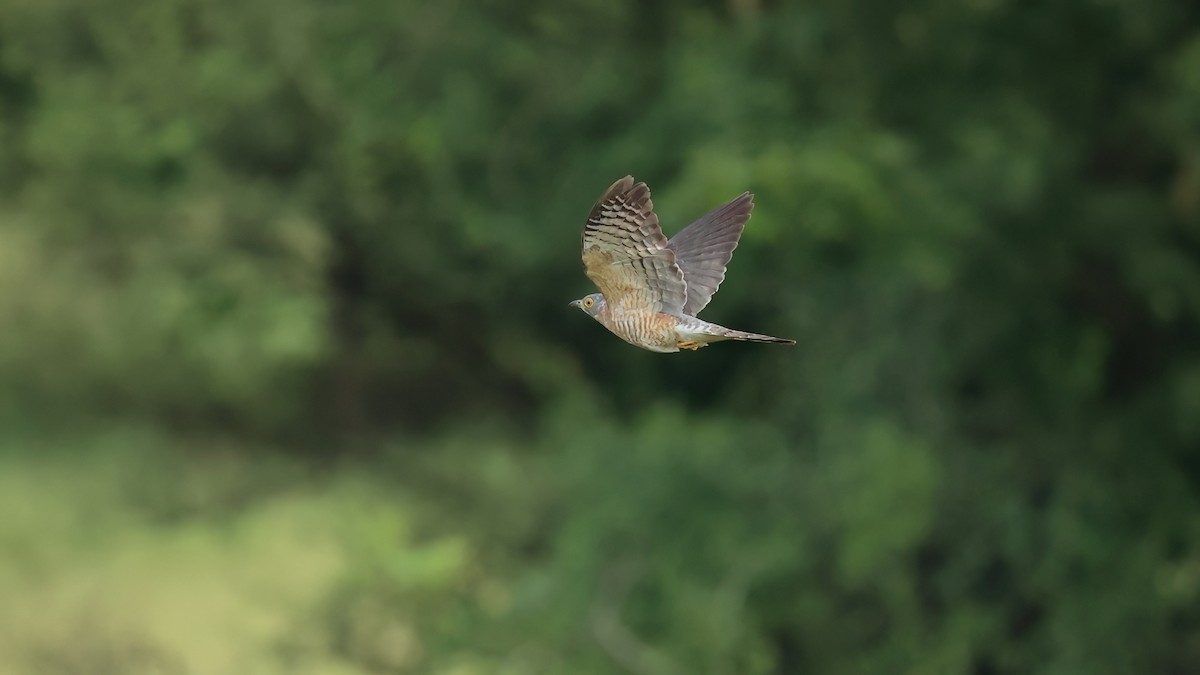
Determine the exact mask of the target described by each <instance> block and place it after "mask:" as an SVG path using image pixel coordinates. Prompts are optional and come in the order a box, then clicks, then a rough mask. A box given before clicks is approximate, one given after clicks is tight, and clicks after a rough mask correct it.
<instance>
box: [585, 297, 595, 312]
mask: <svg viewBox="0 0 1200 675" xmlns="http://www.w3.org/2000/svg"><path fill="white" fill-rule="evenodd" d="M594 304H596V301H595V300H593V299H591V298H584V299H583V306H584V307H587V308H588V309H591V307H592V305H594Z"/></svg>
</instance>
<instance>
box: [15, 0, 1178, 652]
mask: <svg viewBox="0 0 1200 675" xmlns="http://www.w3.org/2000/svg"><path fill="white" fill-rule="evenodd" d="M1198 18H1200V17H1198V10H1197V9H1195V8H1193V7H1192V6H1190V5H1187V4H1185V3H1176V2H1168V1H1166V0H1153V1H1150V2H1139V3H1133V2H1127V1H1121V0H1116V1H1112V2H1103V3H1097V2H1092V3H1089V2H1068V3H1051V4H1035V3H1027V2H1001V1H998V0H995V1H989V0H981V1H977V2H970V3H946V2H938V1H935V0H921V1H919V2H916V3H906V4H904V5H903V6H893V5H891V4H888V3H880V2H866V1H856V2H849V3H847V2H828V1H823V0H819V1H816V2H807V3H799V2H761V3H760V2H730V3H713V2H709V3H684V2H679V1H671V2H664V3H655V4H653V5H652V6H644V4H643V3H635V2H630V1H624V2H611V1H607V2H600V1H598V0H572V1H571V2H566V3H563V2H538V1H534V2H527V3H522V4H519V5H513V4H511V3H499V2H486V1H485V2H475V3H461V2H445V3H421V2H415V1H412V0H401V1H400V2H379V1H377V0H368V1H365V2H361V3H353V4H341V5H337V6H329V5H326V4H322V3H315V2H299V3H297V2H282V1H281V0H258V1H255V2H229V1H227V0H222V1H218V2H199V1H197V0H163V1H160V2H155V3H138V2H131V1H128V0H111V1H110V2H108V3H100V4H97V3H91V2H84V1H82V0H55V1H54V2H22V1H20V0H9V1H8V2H4V3H0V322H2V323H3V325H4V326H6V327H7V328H6V330H5V331H3V332H2V333H0V396H2V397H3V400H0V403H4V404H5V408H6V409H7V410H9V411H11V412H12V413H13V416H20V415H39V414H40V415H42V416H44V417H47V418H50V419H55V420H57V419H59V418H61V417H64V416H71V415H109V416H112V417H114V418H120V419H137V418H144V419H151V420H158V421H165V422H167V423H170V424H174V425H181V426H183V427H186V428H189V429H192V430H197V431H204V430H211V429H222V430H226V431H232V432H235V433H238V434H249V435H255V436H261V437H268V438H274V439H277V440H279V439H286V440H291V441H298V440H303V441H305V442H307V443H311V444H313V445H316V446H317V447H319V448H321V449H322V450H328V449H330V448H347V447H351V446H350V445H349V444H348V443H347V441H348V439H360V440H365V441H366V444H367V446H369V447H373V448H379V447H392V444H394V443H398V444H399V449H398V450H395V451H394V452H391V453H389V452H381V453H380V454H379V455H375V456H372V458H371V459H369V460H363V461H371V462H377V463H378V467H376V468H378V469H379V472H380V475H381V476H385V477H386V479H387V480H391V481H393V482H394V483H395V484H396V485H399V486H401V487H402V489H403V490H404V491H406V492H411V493H413V494H416V495H419V496H421V498H422V499H424V500H426V501H427V503H428V504H429V505H430V506H429V507H428V510H427V512H424V514H423V517H425V518H428V519H429V520H428V522H429V523H430V525H429V527H431V528H438V527H440V528H442V529H444V530H449V531H452V532H462V533H463V535H464V536H466V537H468V538H469V540H470V542H471V545H470V546H468V547H465V548H464V549H461V550H460V549H458V548H454V547H453V546H452V547H451V549H448V550H451V553H447V554H446V555H447V556H449V557H450V558H454V561H455V562H454V563H453V564H449V563H447V566H448V568H449V569H451V570H452V573H447V574H448V575H449V576H448V579H450V580H447V579H442V580H441V581H439V583H438V584H433V586H435V587H436V589H437V591H438V593H432V592H430V591H428V589H424V590H420V591H414V590H412V589H411V588H410V587H409V586H406V585H404V584H400V585H399V586H397V582H396V581H395V577H394V576H389V575H388V574H387V573H384V572H380V571H379V569H380V568H379V567H378V566H383V567H384V568H386V564H387V556H388V555H390V554H389V553H388V549H386V548H383V549H371V550H372V553H371V554H369V555H365V558H367V560H365V561H364V562H363V565H364V570H363V571H362V572H361V576H359V577H355V578H354V579H353V581H352V582H348V583H347V585H346V587H345V588H344V589H342V590H341V592H342V593H343V595H341V596H338V599H337V601H336V602H331V603H330V609H329V611H330V612H331V618H330V621H331V622H333V623H334V624H336V625H343V626H344V625H349V624H347V623H346V621H345V619H346V617H345V614H344V612H350V611H355V612H357V611H361V605H356V604H355V602H354V599H355V598H356V597H368V596H372V597H374V596H377V597H381V598H386V599H387V602H390V603H394V605H395V606H401V605H406V603H411V605H412V606H416V607H420V608H428V610H429V612H430V613H431V614H436V616H438V617H443V620H438V621H433V620H431V621H429V622H426V623H425V624H424V625H423V626H421V627H420V629H419V630H418V633H419V634H420V639H421V640H422V644H423V645H424V648H423V651H422V654H423V656H422V657H421V661H420V662H421V663H422V664H423V665H421V667H422V668H425V672H503V670H502V668H508V669H509V670H512V671H513V672H522V673H528V672H573V673H581V674H583V673H609V672H647V673H649V672H663V673H667V672H703V673H793V672H830V673H837V672H845V673H862V672H889V673H891V672H902V671H904V672H961V673H975V674H978V675H983V674H989V673H1026V672H1044V673H1056V674H1064V675H1065V674H1068V673H1107V672H1113V673H1125V672H1161V673H1185V672H1192V671H1194V670H1195V669H1196V668H1197V666H1200V639H1198V638H1197V636H1198V635H1200V612H1198V611H1197V609H1196V608H1197V607H1200V603H1198V602H1197V600H1198V599H1200V520H1198V515H1197V514H1200V508H1197V507H1198V506H1200V504H1198V503H1197V501H1198V496H1200V455H1197V454H1196V451H1195V448H1197V447H1200V422H1198V421H1197V420H1200V347H1198V345H1200V23H1198V21H1197V19H1198ZM625 173H633V174H634V175H636V176H638V177H639V178H641V179H644V180H647V181H648V182H649V184H650V185H651V187H652V188H653V189H654V190H655V196H656V205H657V207H658V210H659V212H660V214H661V216H662V218H663V220H664V222H665V224H666V228H667V230H668V234H670V233H673V232H674V230H675V229H677V228H678V227H681V226H682V225H684V224H686V223H687V222H690V219H692V218H694V217H695V216H697V215H700V214H701V213H703V212H704V211H705V210H706V209H708V208H711V207H712V206H713V205H715V204H717V203H719V202H720V200H722V199H727V198H730V197H732V196H734V195H736V194H738V193H739V192H740V191H742V190H744V189H750V190H753V191H755V192H756V193H757V204H758V205H757V207H756V210H755V213H754V218H753V219H752V220H751V222H750V224H749V226H748V229H747V232H746V234H745V237H744V240H743V242H742V245H741V247H740V248H739V249H738V252H737V254H736V255H735V257H734V260H733V263H732V269H733V270H734V273H733V274H731V277H730V280H729V281H728V282H727V283H725V284H724V286H723V287H722V290H721V293H720V294H719V295H718V296H717V299H716V300H715V302H714V303H713V305H712V306H711V307H710V308H709V309H708V310H706V313H705V316H706V317H710V318H712V319H713V320H715V321H719V322H721V323H726V324H730V325H752V326H758V327H762V329H763V330H764V331H767V332H772V333H777V334H783V335H791V336H796V337H799V338H801V340H800V342H801V344H800V345H799V346H798V347H797V348H796V349H795V350H791V351H787V350H754V349H739V348H738V347H737V346H730V347H725V348H717V349H711V350H704V351H703V352H700V353H698V354H694V355H692V354H689V355H684V356H682V357H677V358H664V357H658V356H654V355H650V354H643V353H640V352H636V351H633V350H631V349H630V348H628V347H627V346H626V345H624V344H621V343H620V342H619V341H616V340H613V339H611V336H608V335H606V334H604V333H603V332H602V331H599V330H597V329H596V327H595V326H594V325H592V323H591V322H588V321H584V320H582V319H581V318H580V317H577V316H575V315H574V314H571V313H570V312H569V311H568V310H567V309H566V308H565V307H564V303H565V301H566V300H568V299H570V298H572V297H577V296H578V295H580V294H581V293H582V292H584V291H586V290H588V288H589V286H588V283H587V281H586V279H585V278H584V277H583V275H582V274H581V273H580V269H579V266H578V262H577V258H576V256H577V246H578V235H579V230H580V227H581V222H582V218H583V217H584V215H585V214H586V213H587V209H588V208H589V207H590V205H591V200H593V199H594V198H595V197H596V196H597V195H598V194H599V193H600V191H602V190H603V188H604V187H605V186H606V185H608V184H609V183H610V182H611V181H612V180H614V179H615V178H616V177H619V176H620V175H623V174H625ZM747 271H752V272H753V273H746V272H747ZM395 438H401V439H404V442H403V443H400V442H399V441H394V440H393V439H395ZM481 439H483V440H481ZM414 446H419V447H428V448H429V449H430V450H429V452H428V453H425V454H427V455H429V456H421V455H422V453H420V452H417V451H416V450H414V449H413V447H414ZM389 455H396V457H390V458H387V457H388V456H389ZM389 462H391V463H390V464H389ZM492 462H494V463H496V464H492ZM447 495H450V496H452V497H453V498H451V497H447ZM380 527H384V525H380ZM362 536H363V537H372V536H377V535H376V534H364V535H362ZM378 536H382V535H378ZM439 550H441V549H439ZM380 551H382V553H381V552H380ZM464 551H465V552H464ZM471 556H476V558H475V559H474V564H478V565H479V566H480V567H481V568H482V569H483V570H484V571H480V572H479V573H478V574H477V575H475V576H472V575H473V574H474V573H473V572H471V571H469V570H471V569H472V568H471V564H470V563H465V562H462V561H461V560H460V558H469V557H471ZM381 558H382V560H381ZM371 565H376V567H371ZM456 575H457V576H456ZM405 583H408V582H405ZM455 583H461V585H462V588H466V589H468V590H467V591H465V593H466V594H467V595H470V594H471V593H472V592H476V591H477V592H478V593H479V595H480V597H484V598H491V600H487V599H484V600H478V601H476V598H474V596H472V597H471V598H467V599H460V600H461V601H460V602H457V603H456V602H454V598H455V596H454V595H453V594H454V592H455V591H453V590H448V588H449V587H451V586H453V585H454V584H455ZM497 586H498V587H500V588H501V589H503V590H502V591H495V588H496V587H497ZM487 589H492V590H487ZM439 593H440V594H439ZM497 597H503V598H506V599H505V600H503V601H500V600H496V598H497ZM372 602H374V600H373V601H372ZM371 606H372V607H374V606H375V605H371ZM448 606H453V607H454V608H455V609H454V610H451V609H448ZM355 607H358V608H359V609H353V608H355ZM347 608H351V609H347ZM372 611H374V610H372ZM339 612H343V614H339ZM445 617H450V618H445ZM338 621H342V623H337V622H338ZM351 623H352V622H351ZM346 644H347V645H348V646H346V647H345V649H346V650H348V653H349V656H350V657H353V656H354V644H357V643H356V642H354V640H349V639H348V640H347V643H346ZM372 663H374V662H372V661H371V659H370V658H368V657H367V656H363V657H362V659H361V665H362V666H363V669H364V670H367V671H372V670H375V671H380V672H382V671H385V670H386V668H385V667H381V666H378V664H377V663H376V665H372ZM479 664H501V665H496V666H495V667H493V666H492V665H486V666H485V665H479ZM455 669H457V670H455Z"/></svg>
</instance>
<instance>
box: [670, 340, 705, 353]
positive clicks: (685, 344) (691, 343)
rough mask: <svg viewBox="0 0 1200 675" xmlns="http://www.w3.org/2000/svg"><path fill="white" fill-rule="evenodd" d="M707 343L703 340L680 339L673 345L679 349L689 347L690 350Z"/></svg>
mask: <svg viewBox="0 0 1200 675" xmlns="http://www.w3.org/2000/svg"><path fill="white" fill-rule="evenodd" d="M707 344H708V343H705V342H696V341H695V340H680V341H679V342H677V343H676V344H675V346H676V347H678V348H680V349H690V350H692V351H696V350H697V349H700V348H701V347H705V346H707Z"/></svg>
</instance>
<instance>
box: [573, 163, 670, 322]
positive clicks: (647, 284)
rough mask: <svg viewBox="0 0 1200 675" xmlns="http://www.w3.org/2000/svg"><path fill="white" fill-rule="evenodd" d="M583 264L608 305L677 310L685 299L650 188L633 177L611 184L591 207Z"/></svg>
mask: <svg viewBox="0 0 1200 675" xmlns="http://www.w3.org/2000/svg"><path fill="white" fill-rule="evenodd" d="M583 268H584V271H585V272H586V273H587V275H588V278H589V279H591V280H592V281H593V282H595V284H596V286H598V287H599V288H600V292H601V293H603V294H604V299H605V300H606V301H608V303H609V304H610V305H617V306H622V307H624V308H626V309H633V310H647V311H654V312H666V313H669V314H679V313H680V312H682V311H683V306H684V304H686V302H687V285H686V284H685V283H684V281H683V272H681V271H680V269H679V266H678V265H676V264H675V252H674V251H672V250H671V249H670V248H669V247H668V245H667V238H666V237H665V236H663V233H662V228H660V227H659V225H658V216H657V215H655V214H654V202H652V201H651V200H650V188H648V187H646V184H645V183H637V184H635V183H634V182H633V177H632V176H626V177H624V178H622V179H621V180H619V181H617V182H616V183H613V184H612V187H610V188H608V190H607V191H606V192H605V193H604V196H602V197H600V200H599V201H597V202H596V205H595V206H594V207H592V213H591V215H590V216H588V220H587V225H586V226H584V229H583Z"/></svg>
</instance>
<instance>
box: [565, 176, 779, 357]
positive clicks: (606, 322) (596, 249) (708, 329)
mask: <svg viewBox="0 0 1200 675" xmlns="http://www.w3.org/2000/svg"><path fill="white" fill-rule="evenodd" d="M753 208H754V195H753V194H751V193H749V192H743V193H742V194H741V195H740V196H738V197H737V198H736V199H734V200H733V201H731V202H729V203H727V204H725V205H724V206H721V207H718V208H716V209H714V210H713V211H712V212H710V213H709V214H707V215H705V216H704V217H702V218H700V219H699V220H697V221H696V222H694V223H692V224H691V225H688V226H687V227H685V228H683V229H682V230H680V231H679V233H678V234H676V235H675V236H674V237H673V238H672V239H670V240H668V239H667V238H666V236H665V235H663V231H662V228H661V227H660V226H659V223H658V215H657V214H655V213H654V202H653V201H652V200H651V199H650V188H648V187H647V186H646V184H645V183H643V182H635V181H634V179H633V176H625V177H624V178H622V179H620V180H618V181H617V182H615V183H613V184H612V186H611V187H609V188H608V189H607V190H605V192H604V194H603V195H602V196H601V197H600V199H599V200H597V201H596V204H595V206H593V207H592V211H591V213H590V214H589V215H588V219H587V223H586V224H585V226H584V228H583V237H582V249H583V252H582V257H583V269H584V273H585V274H587V276H588V278H589V279H591V280H592V282H593V283H595V284H596V286H597V287H598V288H599V289H600V292H599V293H591V294H589V295H585V296H584V297H582V298H580V299H578V300H574V301H572V302H571V303H570V306H571V307H576V308H578V309H581V310H583V312H584V313H585V314H587V315H588V316H590V317H592V318H593V319H595V320H596V321H598V322H600V324H601V325H602V326H604V327H605V328H607V329H608V330H610V331H612V333H613V334H615V335H616V336H617V337H619V338H621V339H622V340H624V341H626V342H628V343H629V344H631V345H633V346H635V347H641V348H642V349H646V350H649V351H652V352H661V353H672V352H678V351H680V350H684V349H690V350H697V349H700V348H702V347H705V346H707V345H709V344H710V343H713V342H720V341H723V340H741V341H745V342H771V343H778V344H796V341H795V340H788V339H786V338H779V337H773V336H770V335H761V334H759V333H749V332H746V331H741V330H734V329H732V328H726V327H724V326H719V325H717V324H715V323H709V322H708V321H704V320H703V319H699V318H697V317H696V315H697V314H699V313H700V310H702V309H704V307H705V306H706V305H708V302H709V300H711V299H712V296H713V294H714V293H716V292H717V289H718V288H719V287H720V286H721V282H722V281H724V280H725V266H726V265H728V264H729V260H730V259H731V258H732V257H733V249H735V248H737V245H738V238H739V237H741V236H742V230H743V229H744V228H745V227H746V221H747V220H749V219H750V210H751V209H753Z"/></svg>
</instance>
